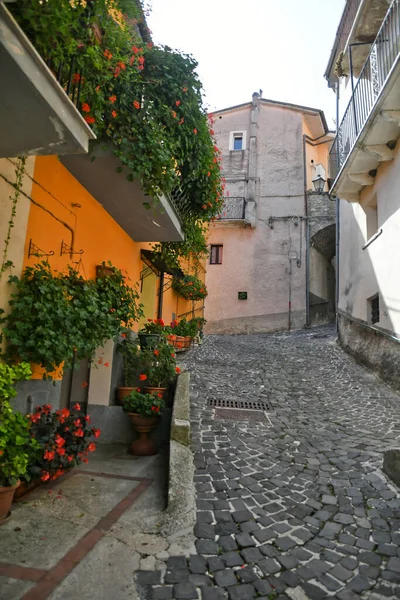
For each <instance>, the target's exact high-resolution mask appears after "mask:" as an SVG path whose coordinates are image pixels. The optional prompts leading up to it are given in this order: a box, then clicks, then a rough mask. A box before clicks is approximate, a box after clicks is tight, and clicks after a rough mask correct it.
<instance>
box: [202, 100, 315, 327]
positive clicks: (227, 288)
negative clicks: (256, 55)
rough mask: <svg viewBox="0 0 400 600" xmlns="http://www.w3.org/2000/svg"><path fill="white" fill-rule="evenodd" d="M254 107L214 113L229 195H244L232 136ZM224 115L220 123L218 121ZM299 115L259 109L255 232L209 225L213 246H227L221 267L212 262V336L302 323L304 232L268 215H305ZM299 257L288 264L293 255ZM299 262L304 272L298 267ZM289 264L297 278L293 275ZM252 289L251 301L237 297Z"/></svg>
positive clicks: (243, 154) (242, 159) (241, 161)
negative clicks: (291, 254)
mask: <svg viewBox="0 0 400 600" xmlns="http://www.w3.org/2000/svg"><path fill="white" fill-rule="evenodd" d="M250 115H251V111H250V108H249V107H245V108H241V109H239V110H235V111H233V112H229V113H221V114H220V115H218V114H217V115H216V123H215V125H214V129H215V132H216V138H217V143H218V146H219V147H220V148H221V150H222V152H223V162H222V169H223V173H224V175H225V177H226V179H227V190H228V191H229V193H230V196H243V195H244V196H245V197H247V182H246V181H244V177H245V173H246V172H245V163H246V161H247V158H248V156H247V154H248V151H247V150H246V151H239V152H230V151H229V133H230V132H232V131H243V130H245V131H246V132H247V142H248V140H249V127H250ZM220 117H221V118H220ZM302 161H303V159H302V115H301V113H300V112H298V111H294V110H289V109H284V108H281V107H275V106H265V105H261V107H260V113H259V117H258V130H257V181H256V220H255V228H254V229H252V228H250V227H249V226H247V227H237V226H234V227H228V226H226V225H221V224H218V223H216V225H215V227H213V226H212V227H211V228H210V235H209V242H210V244H223V246H224V250H223V252H224V255H223V264H222V265H208V267H207V279H206V281H207V285H208V288H209V292H210V294H209V297H208V298H207V300H206V305H205V306H206V309H205V311H206V314H205V316H206V319H207V320H208V324H207V330H208V331H209V332H226V333H231V332H239V333H240V332H243V333H245V332H249V331H271V330H276V329H284V328H287V326H288V320H289V293H290V292H289V286H290V287H291V313H292V314H291V316H292V327H301V326H303V325H304V323H305V301H306V298H305V227H304V224H301V225H299V224H296V223H299V221H298V220H294V221H293V220H292V219H289V220H286V221H285V220H284V221H274V224H273V229H271V228H270V227H269V226H268V219H269V217H271V216H276V217H282V216H286V215H298V216H302V215H304V185H303V162H302ZM290 252H291V253H293V256H295V258H294V259H293V260H292V261H290V260H289V253H290ZM297 259H298V260H299V267H298V266H297ZM290 265H291V270H292V274H291V275H290V274H289V271H290ZM239 291H247V294H248V299H247V300H238V292H239Z"/></svg>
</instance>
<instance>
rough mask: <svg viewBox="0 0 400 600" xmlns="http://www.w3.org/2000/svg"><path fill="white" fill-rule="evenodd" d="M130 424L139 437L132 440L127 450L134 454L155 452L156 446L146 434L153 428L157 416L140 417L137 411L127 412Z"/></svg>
mask: <svg viewBox="0 0 400 600" xmlns="http://www.w3.org/2000/svg"><path fill="white" fill-rule="evenodd" d="M128 415H129V416H130V418H131V421H132V425H133V427H134V428H135V431H137V432H138V434H139V437H138V438H137V439H136V440H135V441H134V442H132V444H131V446H130V448H129V450H128V452H129V454H133V455H134V456H152V455H153V454H157V452H158V451H157V448H156V446H155V444H154V442H153V441H152V440H149V438H148V434H149V433H150V431H151V430H152V429H154V427H155V425H156V423H157V420H158V417H142V416H140V415H139V414H138V413H128Z"/></svg>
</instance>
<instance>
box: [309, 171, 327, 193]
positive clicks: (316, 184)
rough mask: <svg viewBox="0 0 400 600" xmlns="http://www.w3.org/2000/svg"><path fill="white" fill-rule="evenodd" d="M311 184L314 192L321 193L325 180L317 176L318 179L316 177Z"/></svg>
mask: <svg viewBox="0 0 400 600" xmlns="http://www.w3.org/2000/svg"><path fill="white" fill-rule="evenodd" d="M312 183H313V186H314V190H315V191H316V192H323V191H324V187H325V183H326V180H325V179H324V178H323V177H321V175H318V177H316V178H315V179H313V181H312Z"/></svg>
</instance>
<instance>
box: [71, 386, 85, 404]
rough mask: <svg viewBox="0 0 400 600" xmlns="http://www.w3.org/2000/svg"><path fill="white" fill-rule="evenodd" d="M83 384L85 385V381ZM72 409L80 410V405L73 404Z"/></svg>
mask: <svg viewBox="0 0 400 600" xmlns="http://www.w3.org/2000/svg"><path fill="white" fill-rule="evenodd" d="M84 383H86V381H85V382H84ZM86 385H87V384H86ZM85 387H86V386H85ZM72 408H73V409H74V410H81V405H80V404H78V403H76V404H74V406H73V407H72Z"/></svg>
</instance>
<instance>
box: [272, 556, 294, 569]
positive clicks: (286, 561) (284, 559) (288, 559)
mask: <svg viewBox="0 0 400 600" xmlns="http://www.w3.org/2000/svg"><path fill="white" fill-rule="evenodd" d="M277 560H278V561H279V562H280V563H281V565H282V566H283V567H284V568H285V569H294V568H295V567H297V565H298V564H299V561H298V560H297V558H295V557H294V556H291V555H290V554H282V555H281V556H278V557H277Z"/></svg>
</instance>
